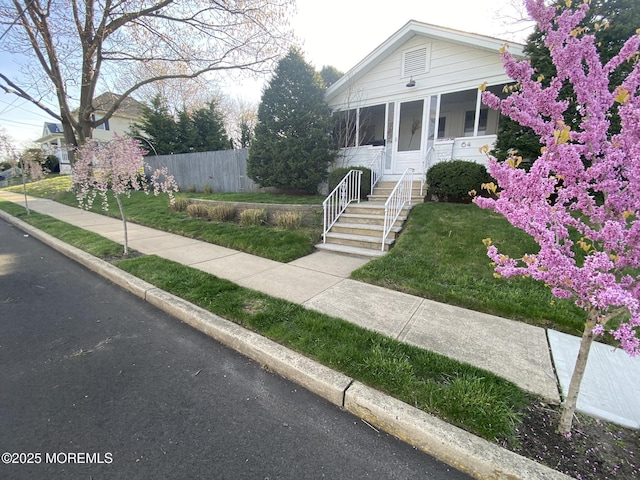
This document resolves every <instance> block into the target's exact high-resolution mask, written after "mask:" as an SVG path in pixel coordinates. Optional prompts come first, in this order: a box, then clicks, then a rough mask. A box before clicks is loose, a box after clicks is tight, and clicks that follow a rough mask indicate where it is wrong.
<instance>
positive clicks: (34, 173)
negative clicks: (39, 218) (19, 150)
mask: <svg viewBox="0 0 640 480" xmlns="http://www.w3.org/2000/svg"><path fill="white" fill-rule="evenodd" d="M19 164H20V170H21V173H22V193H24V208H26V209H27V215H31V210H30V209H29V200H28V197H27V180H29V181H31V182H37V181H38V180H41V179H43V178H44V176H45V175H46V173H47V172H48V170H47V169H45V167H44V166H43V165H42V163H40V161H39V159H38V158H37V157H36V156H35V155H34V154H33V152H25V153H24V154H23V155H22V156H21V157H20V161H19Z"/></svg>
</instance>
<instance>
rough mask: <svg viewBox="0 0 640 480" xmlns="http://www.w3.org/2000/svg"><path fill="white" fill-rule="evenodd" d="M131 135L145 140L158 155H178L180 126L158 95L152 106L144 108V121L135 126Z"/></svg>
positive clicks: (131, 130) (130, 132) (152, 101)
mask: <svg viewBox="0 0 640 480" xmlns="http://www.w3.org/2000/svg"><path fill="white" fill-rule="evenodd" d="M129 134H130V135H131V136H132V137H134V138H145V139H146V140H147V141H148V142H149V143H150V144H151V145H153V148H154V149H155V150H154V151H153V152H149V153H154V154H158V155H169V154H172V153H178V152H179V151H180V146H179V145H178V141H177V140H178V124H177V123H176V121H175V119H174V118H173V116H172V115H171V113H169V107H168V106H167V102H166V100H165V99H164V98H163V97H162V96H161V95H156V96H155V97H153V99H152V100H151V106H150V107H149V106H146V105H145V106H144V107H143V108H142V120H141V121H140V123H136V124H134V125H133V126H132V127H131V129H130V131H129Z"/></svg>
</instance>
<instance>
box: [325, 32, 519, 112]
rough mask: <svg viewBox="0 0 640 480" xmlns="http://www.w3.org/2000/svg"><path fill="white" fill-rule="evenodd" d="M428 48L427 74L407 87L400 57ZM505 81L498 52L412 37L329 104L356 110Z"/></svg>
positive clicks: (417, 77)
mask: <svg viewBox="0 0 640 480" xmlns="http://www.w3.org/2000/svg"><path fill="white" fill-rule="evenodd" d="M421 46H429V48H430V62H429V66H428V67H429V68H428V72H427V73H425V74H422V75H414V76H413V79H414V80H415V82H416V86H415V87H407V86H406V83H407V78H406V77H404V76H403V75H402V66H403V57H402V55H403V53H404V52H406V51H410V50H415V49H417V48H420V47H421ZM485 81H486V82H488V83H489V84H498V83H502V82H506V81H508V77H507V76H506V74H505V73H504V68H503V66H502V61H501V59H500V56H499V54H498V52H489V51H486V50H482V49H478V48H472V47H470V46H468V45H466V46H463V45H459V44H456V43H450V42H445V41H442V40H436V39H432V38H429V37H424V36H414V37H413V38H412V39H411V40H409V41H408V42H406V43H405V44H404V45H402V47H400V48H398V49H396V50H395V51H394V52H392V53H391V54H390V55H388V56H387V57H386V58H385V59H383V60H382V61H381V62H380V63H379V64H378V65H376V66H374V67H373V68H372V69H371V70H370V71H369V72H368V73H367V74H366V75H365V76H364V77H363V78H362V79H361V80H360V81H358V82H357V83H354V84H351V85H349V86H348V87H347V88H345V90H344V91H343V92H341V93H340V94H339V95H337V96H336V97H335V98H334V99H332V100H331V105H332V106H333V107H334V108H340V109H342V108H345V107H350V108H353V107H356V106H363V105H373V104H376V103H384V102H386V101H389V100H406V99H410V98H419V97H425V96H427V95H432V94H437V93H447V92H454V91H459V90H467V89H474V88H477V87H478V86H480V85H481V84H482V83H484V82H485Z"/></svg>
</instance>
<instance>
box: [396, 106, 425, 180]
mask: <svg viewBox="0 0 640 480" xmlns="http://www.w3.org/2000/svg"><path fill="white" fill-rule="evenodd" d="M424 106H425V100H424V99H422V100H413V101H411V102H402V103H400V106H399V108H398V114H397V118H398V120H397V121H396V122H395V125H396V129H395V130H396V131H395V135H394V137H395V138H396V139H397V141H396V142H395V152H394V162H393V172H392V173H394V174H401V173H403V172H404V171H405V170H406V169H407V168H414V169H416V171H417V170H418V169H419V167H420V165H421V159H422V153H423V151H424V136H425V122H424V115H425V108H424Z"/></svg>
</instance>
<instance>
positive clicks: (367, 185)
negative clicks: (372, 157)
mask: <svg viewBox="0 0 640 480" xmlns="http://www.w3.org/2000/svg"><path fill="white" fill-rule="evenodd" d="M350 170H360V171H361V172H362V180H361V184H360V199H362V200H366V199H367V195H369V194H370V193H371V170H370V169H369V168H367V167H340V168H336V169H334V170H331V172H330V173H329V180H328V183H329V193H331V192H332V191H333V189H334V188H336V187H337V186H338V184H339V183H340V181H341V180H342V179H343V178H344V177H345V175H346V174H347V173H349V171H350Z"/></svg>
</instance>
